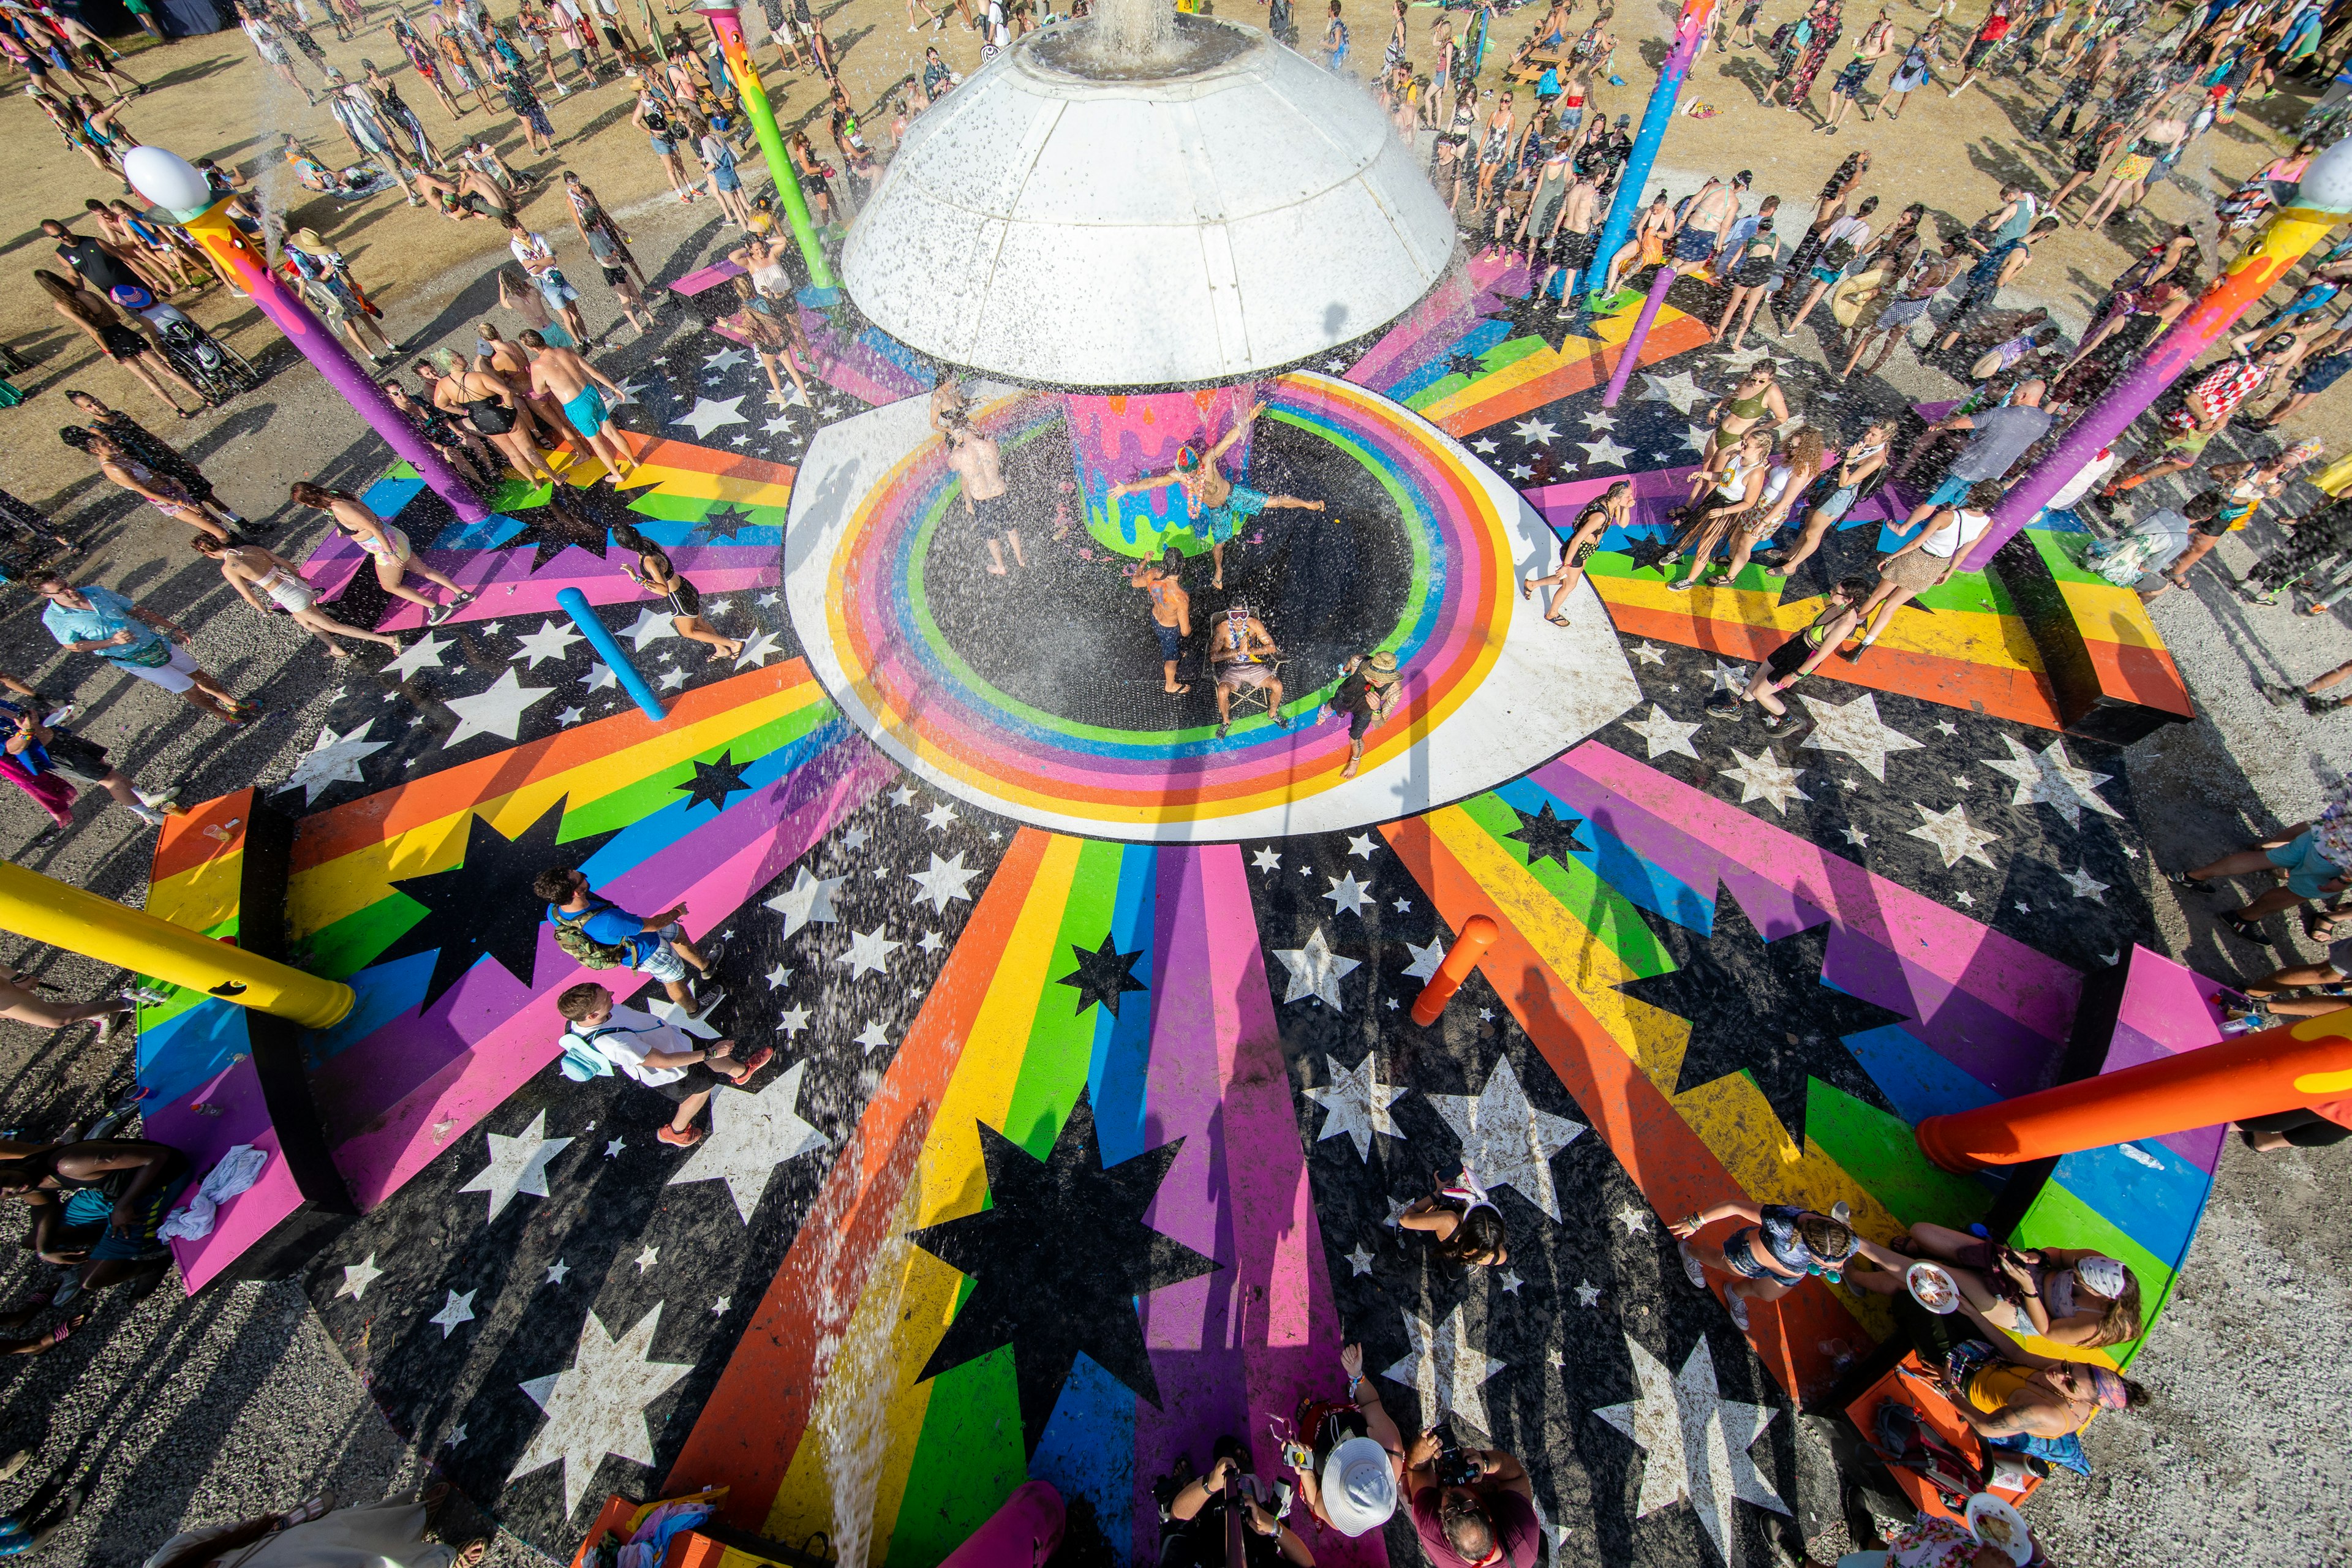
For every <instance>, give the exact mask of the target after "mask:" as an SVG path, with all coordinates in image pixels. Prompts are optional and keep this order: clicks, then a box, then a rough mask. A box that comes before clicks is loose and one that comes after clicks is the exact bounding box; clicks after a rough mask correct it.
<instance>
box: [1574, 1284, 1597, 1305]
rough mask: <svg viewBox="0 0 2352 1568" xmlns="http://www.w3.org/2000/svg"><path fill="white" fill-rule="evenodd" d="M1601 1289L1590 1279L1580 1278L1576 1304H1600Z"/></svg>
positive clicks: (1577, 1286)
mask: <svg viewBox="0 0 2352 1568" xmlns="http://www.w3.org/2000/svg"><path fill="white" fill-rule="evenodd" d="M1600 1302H1601V1289H1600V1287H1598V1286H1596V1285H1594V1284H1593V1283H1592V1281H1591V1280H1590V1279H1580V1280H1578V1281H1577V1285H1576V1304H1577V1305H1578V1306H1580V1307H1593V1306H1598V1305H1600Z"/></svg>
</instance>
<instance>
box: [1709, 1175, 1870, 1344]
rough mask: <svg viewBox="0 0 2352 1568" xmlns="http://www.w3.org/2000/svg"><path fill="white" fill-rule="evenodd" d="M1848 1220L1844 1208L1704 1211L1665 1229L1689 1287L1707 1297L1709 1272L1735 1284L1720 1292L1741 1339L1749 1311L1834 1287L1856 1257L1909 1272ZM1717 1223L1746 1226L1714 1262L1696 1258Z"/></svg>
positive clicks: (1731, 1206)
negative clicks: (1812, 1281)
mask: <svg viewBox="0 0 2352 1568" xmlns="http://www.w3.org/2000/svg"><path fill="white" fill-rule="evenodd" d="M1851 1212H1852V1211H1851V1210H1849V1209H1848V1208H1847V1207H1846V1205H1844V1204H1843V1203H1841V1204H1839V1205H1836V1206H1835V1207H1834V1208H1832V1209H1831V1210H1830V1212H1829V1213H1827V1214H1817V1213H1815V1212H1814V1211H1813V1210H1811V1209H1803V1208H1794V1207H1791V1206H1790V1205H1787V1204H1766V1205H1763V1206H1762V1207H1760V1208H1759V1207H1758V1206H1757V1205H1754V1204H1751V1203H1744V1202H1741V1203H1721V1204H1710V1205H1708V1206H1706V1208H1703V1209H1693V1210H1692V1211H1691V1212H1690V1213H1689V1214H1686V1215H1684V1216H1683V1217H1682V1218H1680V1219H1677V1220H1669V1221H1668V1222H1667V1224H1666V1228H1667V1229H1669V1230H1671V1231H1673V1232H1674V1233H1675V1236H1676V1237H1679V1238H1680V1239H1681V1242H1682V1246H1681V1247H1680V1249H1679V1250H1680V1251H1681V1253H1682V1258H1683V1272H1684V1273H1685V1274H1687V1275H1688V1276H1690V1282H1691V1283H1692V1284H1693V1285H1694V1286H1696V1288H1698V1289H1701V1290H1704V1289H1706V1288H1707V1275H1708V1274H1709V1273H1710V1272H1715V1271H1720V1272H1724V1273H1727V1274H1732V1275H1735V1276H1737V1278H1736V1279H1733V1280H1732V1281H1731V1283H1729V1284H1728V1285H1726V1286H1725V1287H1724V1289H1723V1305H1724V1310H1727V1311H1728V1312H1729V1313H1730V1314H1731V1321H1733V1322H1734V1323H1736V1324H1738V1327H1739V1328H1740V1329H1741V1330H1743V1331H1744V1330H1746V1329H1747V1327H1748V1305H1749V1303H1751V1302H1755V1301H1777V1300H1780V1298H1781V1297H1783V1296H1785V1295H1787V1294H1788V1293H1789V1292H1790V1291H1791V1290H1793V1289H1796V1288H1797V1287H1798V1286H1800V1285H1801V1284H1803V1283H1804V1282H1805V1280H1806V1279H1807V1278H1808V1277H1809V1276H1811V1275H1815V1274H1818V1275H1820V1276H1821V1277H1822V1279H1827V1280H1829V1281H1831V1282H1832V1283H1835V1282H1836V1281H1837V1280H1838V1279H1839V1278H1840V1277H1841V1276H1842V1275H1843V1273H1844V1272H1845V1269H1846V1267H1847V1265H1848V1264H1849V1263H1851V1262H1852V1261H1853V1258H1856V1257H1857V1256H1858V1257H1862V1258H1868V1259H1869V1260H1870V1261H1871V1262H1873V1263H1874V1264H1876V1265H1878V1267H1880V1268H1886V1269H1891V1270H1893V1271H1894V1272H1895V1273H1896V1274H1900V1273H1902V1272H1903V1270H1904V1269H1906V1268H1909V1267H1910V1266H1911V1264H1912V1262H1913V1259H1911V1258H1905V1257H1903V1256H1902V1255H1901V1254H1899V1253H1896V1252H1894V1251H1891V1250H1890V1249H1888V1248H1886V1247H1881V1246H1879V1245H1878V1243H1876V1242H1874V1241H1872V1240H1870V1239H1868V1238H1867V1237H1862V1236H1858V1235H1856V1234H1855V1232H1854V1229H1853V1226H1851V1225H1849V1224H1847V1223H1846V1221H1847V1218H1848V1216H1849V1215H1850V1214H1851ZM1723 1219H1737V1220H1740V1221H1743V1222H1745V1223H1743V1224H1742V1226H1740V1228H1739V1229H1738V1230H1735V1231H1733V1232H1732V1233H1731V1234H1730V1235H1729V1236H1727V1237H1724V1238H1723V1247H1722V1251H1721V1253H1720V1255H1719V1256H1720V1259H1721V1260H1720V1262H1717V1259H1715V1258H1701V1257H1700V1256H1699V1253H1698V1251H1697V1249H1696V1248H1695V1247H1692V1246H1691V1241H1692V1240H1693V1238H1695V1237H1696V1236H1697V1235H1698V1233H1699V1232H1700V1231H1702V1230H1705V1229H1706V1227H1707V1226H1711V1225H1713V1224H1715V1223H1716V1222H1717V1220H1723Z"/></svg>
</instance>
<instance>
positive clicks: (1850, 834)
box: [1838, 827, 1870, 849]
mask: <svg viewBox="0 0 2352 1568" xmlns="http://www.w3.org/2000/svg"><path fill="white" fill-rule="evenodd" d="M1838 831H1839V832H1841V833H1843V834H1844V835H1845V841H1846V842H1847V843H1848V844H1851V845H1853V847H1855V848H1857V849H1859V848H1861V847H1863V846H1864V845H1865V844H1867V843H1869V842H1870V835H1869V834H1867V833H1864V831H1863V830H1862V829H1861V828H1859V827H1842V828H1840V829H1839V830H1838Z"/></svg>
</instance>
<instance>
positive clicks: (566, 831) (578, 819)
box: [557, 701, 839, 843]
mask: <svg viewBox="0 0 2352 1568" xmlns="http://www.w3.org/2000/svg"><path fill="white" fill-rule="evenodd" d="M838 711H839V710H837V709H835V707H834V705H833V704H832V703H831V702H827V701H817V702H812V703H810V704H808V705H807V706H806V707H804V708H800V709H796V710H793V712H790V713H787V714H784V715H782V717H780V718H776V719H772V720H770V721H768V722H767V723H765V724H761V725H760V726H758V727H757V728H755V729H751V730H746V731H743V733H741V734H740V735H738V736H736V737H735V738H734V739H732V740H730V741H722V742H719V744H717V745H715V746H712V747H710V748H709V750H707V751H704V752H699V753H698V755H697V756H696V757H693V758H689V759H688V760H686V761H683V762H680V763H675V764H673V765H671V766H669V767H667V768H663V769H661V770H659V771H658V772H656V773H648V774H647V775H646V776H645V777H644V778H641V779H639V780H637V781H636V782H635V783H634V784H629V785H627V786H626V787H625V788H622V789H618V790H615V791H614V792H613V793H612V794H611V795H605V796H604V797H603V798H601V799H598V800H592V801H589V802H588V803H587V804H585V805H579V806H574V807H572V809H571V810H569V811H566V812H565V813H564V814H563V830H562V833H561V834H560V835H558V837H557V842H558V843H570V842H571V841H572V839H575V838H584V837H587V836H588V835H590V834H592V833H604V832H607V831H609V830H611V829H614V828H617V827H627V826H632V825H633V824H635V823H638V822H642V821H643V820H645V819H646V817H648V816H652V815H654V813H656V812H657V811H659V810H661V809H662V807H664V806H666V805H676V804H677V801H678V800H679V799H680V798H681V796H680V795H678V792H677V786H678V785H679V784H685V783H686V782H688V780H690V779H692V778H693V777H694V763H696V762H697V761H700V762H705V763H709V762H716V761H717V760H718V758H719V752H728V753H729V754H730V756H731V757H732V758H733V759H734V760H735V761H736V762H738V763H748V762H751V761H752V760H753V759H754V758H758V757H764V756H766V755H767V754H768V753H769V752H774V751H780V750H782V748H783V747H785V746H789V745H791V744H792V743H793V742H794V741H797V740H799V739H800V738H801V737H802V736H803V735H805V734H807V733H808V732H809V731H812V730H814V729H816V728H817V727H818V726H819V725H822V724H826V723H830V722H831V721H833V719H834V718H835V716H836V715H837V713H838Z"/></svg>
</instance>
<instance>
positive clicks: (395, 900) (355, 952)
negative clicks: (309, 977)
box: [302, 889, 425, 980]
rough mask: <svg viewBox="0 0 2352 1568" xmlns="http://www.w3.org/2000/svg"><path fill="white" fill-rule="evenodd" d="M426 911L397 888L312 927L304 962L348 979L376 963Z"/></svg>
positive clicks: (318, 970)
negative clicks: (330, 920)
mask: <svg viewBox="0 0 2352 1568" xmlns="http://www.w3.org/2000/svg"><path fill="white" fill-rule="evenodd" d="M424 918H425V906H424V905H423V904H420V903H418V902H417V901H416V900H415V899H412V898H410V897H409V896H408V895H407V894H406V893H404V892H401V891H399V890H397V889H394V891H393V892H391V893H389V894H387V895H386V896H385V897H383V898H381V899H378V900H376V901H375V902H373V903H372V904H370V905H368V906H367V907H366V908H365V909H362V910H353V911H352V913H350V914H348V915H345V916H344V917H343V918H342V919H341V920H339V921H335V922H334V923H333V924H332V925H328V926H321V927H320V929H319V930H317V931H312V932H311V933H310V936H309V937H308V938H307V939H305V942H304V944H303V954H304V959H303V964H302V966H303V967H304V968H305V969H307V970H309V971H310V973H313V974H323V975H326V976H328V977H329V978H331V979H334V980H348V979H350V978H351V977H352V975H354V974H357V973H359V972H360V971H361V970H362V969H365V968H366V967H367V966H368V965H369V964H371V963H374V962H375V961H376V959H377V957H378V956H379V955H380V954H382V953H383V951H384V949H386V948H388V947H390V946H391V945H392V944H393V943H394V942H398V941H399V940H400V939H401V937H402V936H403V935H404V933H406V932H407V931H408V930H409V929H410V928H411V927H413V926H415V924H416V922H417V921H421V920H423V919H424Z"/></svg>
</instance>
